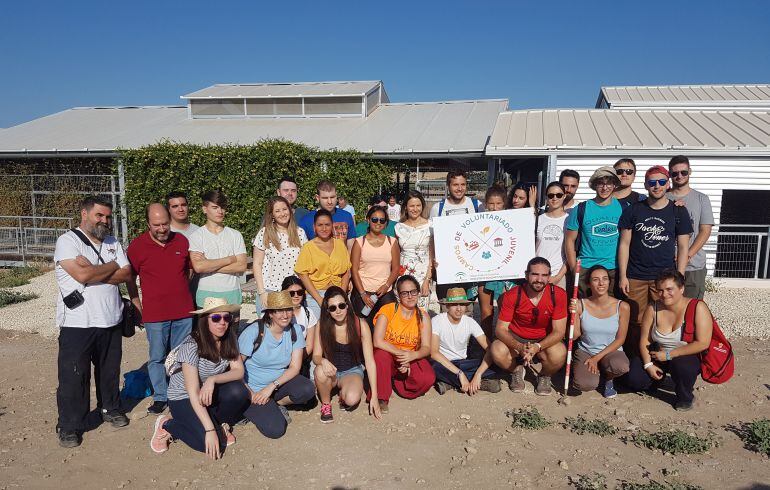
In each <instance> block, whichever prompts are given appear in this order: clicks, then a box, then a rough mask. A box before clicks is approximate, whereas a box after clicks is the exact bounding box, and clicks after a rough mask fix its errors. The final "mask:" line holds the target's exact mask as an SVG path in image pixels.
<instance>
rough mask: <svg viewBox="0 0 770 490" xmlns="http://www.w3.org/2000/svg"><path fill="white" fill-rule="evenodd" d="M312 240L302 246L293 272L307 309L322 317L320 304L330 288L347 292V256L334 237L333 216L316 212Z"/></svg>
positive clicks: (348, 261)
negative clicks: (303, 294) (305, 299)
mask: <svg viewBox="0 0 770 490" xmlns="http://www.w3.org/2000/svg"><path fill="white" fill-rule="evenodd" d="M313 229H314V230H315V238H313V239H312V240H310V241H309V242H307V243H306V244H305V245H303V246H302V249H301V250H300V252H299V257H297V264H296V265H295V266H294V272H296V273H297V276H299V278H300V280H301V281H302V284H303V285H304V286H305V290H306V291H307V293H308V298H307V307H308V308H309V309H310V310H311V311H312V312H313V313H315V317H316V318H320V317H321V306H320V305H321V302H322V301H323V296H324V293H325V292H326V289H327V288H329V287H330V286H339V287H341V288H342V289H343V291H347V290H348V284H349V283H350V256H349V255H348V248H347V247H346V246H345V244H344V243H343V242H342V240H338V239H336V238H334V236H333V224H332V215H331V213H330V212H329V211H327V210H325V209H319V210H318V211H317V212H316V214H315V218H314V219H313Z"/></svg>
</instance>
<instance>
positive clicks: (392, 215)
mask: <svg viewBox="0 0 770 490" xmlns="http://www.w3.org/2000/svg"><path fill="white" fill-rule="evenodd" d="M388 218H389V219H390V221H393V222H395V223H398V222H399V221H401V205H400V204H399V203H397V202H396V196H394V195H391V196H390V197H388Z"/></svg>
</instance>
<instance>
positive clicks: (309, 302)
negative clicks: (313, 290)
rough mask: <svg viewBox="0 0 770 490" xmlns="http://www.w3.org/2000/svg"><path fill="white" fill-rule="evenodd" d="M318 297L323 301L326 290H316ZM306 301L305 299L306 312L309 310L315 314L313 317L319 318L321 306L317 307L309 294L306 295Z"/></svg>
mask: <svg viewBox="0 0 770 490" xmlns="http://www.w3.org/2000/svg"><path fill="white" fill-rule="evenodd" d="M318 295H319V296H320V297H321V299H322V300H323V298H324V296H325V295H326V290H325V289H319V290H318ZM306 299H307V308H308V310H310V311H312V312H313V313H315V317H316V318H321V305H319V304H318V303H317V302H316V300H315V298H313V296H311V295H310V293H308V294H307V296H306Z"/></svg>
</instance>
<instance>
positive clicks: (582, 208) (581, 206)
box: [575, 201, 586, 258]
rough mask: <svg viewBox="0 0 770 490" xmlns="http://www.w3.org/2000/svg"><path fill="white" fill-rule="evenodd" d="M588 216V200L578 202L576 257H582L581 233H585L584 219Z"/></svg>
mask: <svg viewBox="0 0 770 490" xmlns="http://www.w3.org/2000/svg"><path fill="white" fill-rule="evenodd" d="M585 217H586V201H583V202H581V203H578V205H577V222H578V229H577V232H578V234H577V238H575V257H577V258H580V239H581V237H580V235H582V234H583V220H584V219H585Z"/></svg>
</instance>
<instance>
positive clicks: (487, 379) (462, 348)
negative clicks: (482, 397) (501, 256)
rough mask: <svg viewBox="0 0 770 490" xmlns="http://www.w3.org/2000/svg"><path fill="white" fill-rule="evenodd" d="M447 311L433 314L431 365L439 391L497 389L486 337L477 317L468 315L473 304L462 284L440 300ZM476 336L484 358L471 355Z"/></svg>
mask: <svg viewBox="0 0 770 490" xmlns="http://www.w3.org/2000/svg"><path fill="white" fill-rule="evenodd" d="M440 302H441V304H443V305H445V306H446V313H441V314H439V315H436V316H435V317H433V320H432V321H431V325H432V328H433V335H432V339H431V346H430V347H431V348H430V357H431V361H430V362H431V365H433V370H434V371H435V373H436V391H438V392H439V394H441V395H443V394H444V393H446V391H447V390H450V389H457V390H459V391H461V392H463V393H467V394H469V395H475V394H476V393H478V392H479V391H488V392H490V393H497V392H498V391H500V382H499V380H497V379H493V378H495V376H496V374H495V372H494V371H492V370H490V369H489V367H490V366H491V365H492V359H491V357H490V353H489V349H488V347H489V345H488V342H487V337H486V335H484V331H483V330H482V329H481V326H480V325H479V324H478V323H476V320H474V319H473V318H471V317H469V316H467V315H465V310H466V308H467V307H468V304H470V301H468V297H467V296H466V295H465V290H464V289H463V288H451V289H449V291H448V292H447V297H446V299H444V300H442V301H440ZM471 336H473V337H474V338H475V339H476V341H477V342H478V343H479V345H480V346H481V348H482V349H484V358H483V359H468V358H467V357H468V350H467V349H468V341H469V340H470V338H471Z"/></svg>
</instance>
